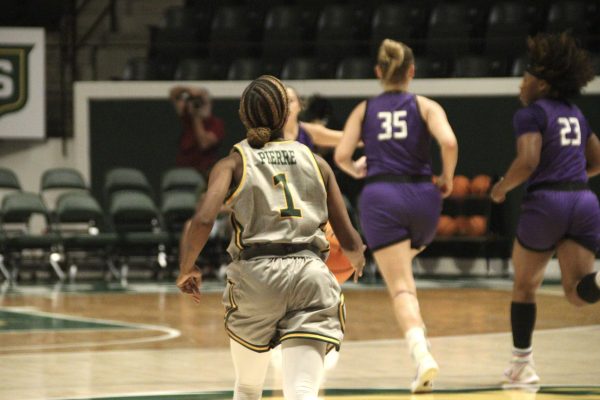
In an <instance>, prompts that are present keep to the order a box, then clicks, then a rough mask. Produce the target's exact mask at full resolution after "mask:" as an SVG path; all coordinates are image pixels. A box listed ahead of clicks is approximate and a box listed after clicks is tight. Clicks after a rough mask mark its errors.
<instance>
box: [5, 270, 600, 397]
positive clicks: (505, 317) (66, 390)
mask: <svg viewBox="0 0 600 400" xmlns="http://www.w3.org/2000/svg"><path fill="white" fill-rule="evenodd" d="M510 285H511V283H510V281H508V280H500V279H496V280H484V279H480V280H467V281H458V280H453V281H448V280H447V281H442V282H440V281H424V280H420V281H419V297H420V300H421V308H422V312H423V315H424V317H425V320H426V323H427V327H428V331H429V335H430V336H431V344H432V349H433V353H434V355H435V356H436V358H437V359H438V361H439V364H440V367H441V371H440V375H439V378H438V379H437V380H436V384H435V392H434V393H433V394H427V395H418V396H416V395H413V396H411V395H410V393H409V392H408V386H409V384H410V380H411V378H412V375H413V373H414V371H413V367H412V364H411V361H410V359H409V357H408V355H407V351H406V349H405V343H404V341H403V340H400V338H399V333H398V329H397V325H396V322H395V320H394V319H393V314H392V310H391V305H390V301H389V299H388V296H387V293H386V292H385V289H384V288H383V287H382V286H381V285H378V284H369V285H365V284H359V285H354V284H349V285H348V284H347V285H344V292H345V296H346V302H347V314H348V321H347V334H346V338H345V341H344V343H343V346H342V349H341V353H340V355H339V361H338V363H337V366H336V367H335V368H334V369H332V370H329V371H327V375H326V378H325V381H324V384H323V386H324V391H323V394H322V398H324V399H327V400H333V399H354V400H356V399H365V400H375V399H377V400H379V399H380V400H387V399H415V400H443V399H449V400H455V399H461V400H462V399H464V400H472V399H491V400H494V399H511V400H512V399H517V400H533V399H538V400H546V399H600V306H598V305H595V306H590V307H587V308H580V309H576V308H574V307H572V306H570V305H569V304H568V303H567V302H566V300H564V297H563V296H562V292H561V289H560V287H558V286H552V285H549V286H544V287H543V288H542V290H541V292H540V295H539V297H538V322H537V329H536V333H535V335H534V348H535V350H534V351H535V360H536V363H537V370H538V373H539V375H540V376H541V378H542V382H541V388H540V389H539V391H537V392H535V391H526V390H502V387H501V376H502V372H503V369H504V368H505V367H506V365H507V362H508V360H509V356H510V348H511V339H510V333H509V332H510V327H509V313H508V310H509V303H510ZM204 286H205V288H204V289H205V291H204V294H203V301H202V303H201V304H199V305H197V304H195V303H194V302H193V301H192V300H191V299H190V298H188V297H185V296H184V295H181V294H179V293H178V292H177V290H176V288H175V286H174V285H173V284H172V283H171V282H164V283H130V284H128V285H126V286H122V285H120V284H119V283H112V284H95V283H77V284H71V285H69V284H65V285H55V286H47V285H30V286H27V285H19V286H16V287H15V286H12V287H11V286H8V285H7V284H6V283H4V285H3V286H2V287H1V289H0V377H1V378H0V379H1V380H0V382H1V383H0V399H2V400H33V399H54V400H58V399H60V400H65V399H115V400H116V399H132V400H133V399H135V400H141V399H144V400H150V399H153V400H155V399H156V400H158V399H161V400H162V399H178V400H184V399H185V400H188V399H227V398H229V399H231V388H232V385H233V367H232V362H231V358H230V356H229V352H228V347H227V346H228V339H227V338H226V335H225V333H224V328H223V314H224V313H223V308H222V306H221V303H220V301H221V294H220V292H221V291H222V288H223V285H222V284H221V283H218V282H213V283H210V282H209V283H206V284H205V285H204ZM276 364H277V363H276V362H274V363H273V364H272V366H271V367H270V370H269V372H268V376H267V380H266V385H265V397H264V398H273V399H281V391H280V388H281V381H280V376H279V374H278V370H277V368H275V367H274V366H275V365H276Z"/></svg>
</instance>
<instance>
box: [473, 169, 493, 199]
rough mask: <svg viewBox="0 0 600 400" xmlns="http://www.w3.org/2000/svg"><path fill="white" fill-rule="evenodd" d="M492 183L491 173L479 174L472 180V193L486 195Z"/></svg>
mask: <svg viewBox="0 0 600 400" xmlns="http://www.w3.org/2000/svg"><path fill="white" fill-rule="evenodd" d="M491 185H492V178H491V177H490V176H489V175H483V174H482V175H477V176H476V177H475V178H473V179H472V180H471V193H472V194H474V195H476V196H485V195H486V194H487V193H488V192H489V190H490V186H491Z"/></svg>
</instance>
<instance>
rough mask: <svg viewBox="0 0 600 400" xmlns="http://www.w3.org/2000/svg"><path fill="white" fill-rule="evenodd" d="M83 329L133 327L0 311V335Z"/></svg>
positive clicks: (130, 327) (83, 319)
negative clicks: (14, 332) (4, 333)
mask: <svg viewBox="0 0 600 400" xmlns="http://www.w3.org/2000/svg"><path fill="white" fill-rule="evenodd" d="M84 329H85V330H89V329H134V327H132V326H131V325H128V324H116V323H106V322H102V321H95V320H92V319H87V318H76V317H75V318H74V317H64V316H61V315H59V314H45V313H38V312H28V311H19V310H6V309H0V333H3V332H13V331H32V330H34V331H51V330H84Z"/></svg>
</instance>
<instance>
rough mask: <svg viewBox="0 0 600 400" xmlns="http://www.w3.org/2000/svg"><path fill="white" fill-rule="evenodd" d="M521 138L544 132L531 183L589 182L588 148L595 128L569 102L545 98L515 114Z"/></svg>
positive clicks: (515, 121) (517, 134)
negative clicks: (538, 160) (587, 166)
mask: <svg viewBox="0 0 600 400" xmlns="http://www.w3.org/2000/svg"><path fill="white" fill-rule="evenodd" d="M513 124H514V128H515V134H516V136H517V137H519V136H520V135H523V134H525V133H531V132H540V133H541V134H542V153H541V155H540V163H539V165H538V167H537V168H536V170H535V171H534V172H533V174H532V175H531V177H530V178H529V181H528V182H527V184H528V186H529V185H532V184H537V183H542V182H573V181H581V182H586V181H587V175H586V172H585V166H586V159H585V147H586V144H587V141H588V139H589V137H590V134H591V129H590V127H589V125H588V122H587V120H586V119H585V117H584V116H583V114H582V113H581V110H579V108H578V107H577V106H576V105H574V104H571V103H569V102H566V101H559V100H551V99H541V100H538V101H536V102H534V103H533V104H531V105H529V106H528V107H525V108H522V109H520V110H519V111H517V112H516V113H515V116H514V119H513Z"/></svg>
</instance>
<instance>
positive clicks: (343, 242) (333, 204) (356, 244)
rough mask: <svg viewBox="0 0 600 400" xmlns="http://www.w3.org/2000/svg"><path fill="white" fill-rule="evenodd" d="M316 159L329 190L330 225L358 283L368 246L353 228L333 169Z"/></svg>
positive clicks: (321, 159)
mask: <svg viewBox="0 0 600 400" xmlns="http://www.w3.org/2000/svg"><path fill="white" fill-rule="evenodd" d="M315 158H316V160H317V164H318V165H319V169H320V170H321V174H322V175H323V181H324V183H325V188H326V190H327V210H328V213H329V223H330V224H331V227H332V228H333V232H334V233H335V236H336V237H337V239H338V241H339V242H340V246H341V247H342V250H343V251H344V254H345V255H346V257H348V259H349V260H350V263H351V264H352V267H353V268H354V270H355V271H356V273H355V274H354V281H355V282H356V281H358V278H359V277H360V276H362V270H363V268H364V267H365V255H364V251H365V248H366V246H365V245H364V244H363V242H362V239H361V237H360V235H359V234H358V232H357V231H356V229H354V227H353V226H352V222H350V217H349V216H348V211H347V210H346V204H345V203H344V198H343V197H342V192H341V191H340V188H339V186H338V184H337V181H336V180H335V175H334V174H333V171H332V169H331V167H330V166H329V164H327V162H326V161H325V160H324V159H323V158H321V157H319V156H318V155H315Z"/></svg>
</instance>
